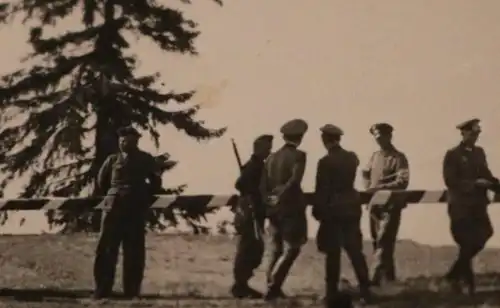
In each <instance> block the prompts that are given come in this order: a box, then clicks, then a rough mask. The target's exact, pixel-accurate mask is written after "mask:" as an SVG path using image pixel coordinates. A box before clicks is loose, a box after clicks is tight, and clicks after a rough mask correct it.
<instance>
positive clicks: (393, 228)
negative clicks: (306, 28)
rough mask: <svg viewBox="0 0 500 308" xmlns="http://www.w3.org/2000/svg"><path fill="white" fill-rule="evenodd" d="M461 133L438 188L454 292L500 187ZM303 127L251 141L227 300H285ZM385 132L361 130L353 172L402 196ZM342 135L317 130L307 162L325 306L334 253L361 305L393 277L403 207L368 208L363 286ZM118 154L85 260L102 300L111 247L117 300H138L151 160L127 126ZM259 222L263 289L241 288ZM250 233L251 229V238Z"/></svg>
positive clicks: (332, 129) (465, 127) (387, 128)
mask: <svg viewBox="0 0 500 308" xmlns="http://www.w3.org/2000/svg"><path fill="white" fill-rule="evenodd" d="M457 128H458V129H459V130H460V131H461V133H462V141H461V142H460V143H459V145H457V146H455V147H454V148H452V149H450V150H448V151H447V152H446V154H445V157H444V162H443V176H444V180H445V183H446V186H447V188H448V213H449V216H450V220H451V232H452V235H453V238H454V240H455V241H456V243H457V244H458V246H459V248H460V250H459V254H458V257H457V259H456V261H455V262H454V264H453V266H452V267H451V268H450V270H449V272H448V274H447V275H446V277H444V278H445V279H444V282H447V285H449V286H450V287H451V288H452V289H453V290H456V291H461V283H462V282H463V283H465V284H466V286H467V287H468V291H469V293H471V294H473V293H474V290H475V284H474V273H473V269H472V259H473V258H474V256H475V255H477V254H478V253H479V252H480V251H481V250H482V249H483V248H484V245H485V243H486V242H487V241H488V239H489V238H490V237H491V236H492V234H493V230H492V226H491V223H490V221H489V217H488V213H487V205H488V204H489V200H488V198H487V190H489V189H498V187H499V186H500V184H499V182H498V179H496V178H495V177H494V176H493V175H492V173H491V171H490V169H489V168H488V164H487V161H486V155H485V153H484V150H483V149H482V148H481V147H478V146H476V145H475V144H476V141H477V139H478V136H479V134H480V132H481V129H480V127H479V120H478V119H473V120H470V121H467V122H465V123H462V124H461V125H458V126H457ZM307 130H308V124H307V123H306V122H305V121H304V120H301V119H296V120H292V121H290V122H288V123H286V124H285V125H283V127H282V128H281V133H282V134H283V138H284V140H285V144H284V145H283V146H282V147H281V148H280V149H278V150H277V151H275V152H274V153H271V150H272V144H273V136H272V135H264V136H260V137H258V138H257V139H256V140H255V142H254V145H253V146H254V147H253V148H254V149H253V155H252V157H251V158H250V160H249V161H248V162H247V163H246V164H245V165H244V166H243V168H242V173H241V176H240V177H239V178H238V180H237V182H236V188H237V189H238V190H239V192H240V194H241V197H240V198H239V202H238V205H237V207H236V215H235V226H236V228H237V230H238V233H239V234H240V236H239V242H238V249H237V254H236V257H235V262H234V271H233V272H234V285H233V286H232V288H231V292H232V294H233V295H234V296H235V297H238V298H245V297H253V298H255V297H260V296H264V298H265V299H266V300H273V299H277V298H282V297H285V294H284V292H283V291H282V286H283V284H284V281H285V279H286V277H287V275H288V273H289V271H290V269H291V267H292V265H293V263H294V261H295V260H296V258H297V257H298V256H299V254H300V250H301V247H302V245H303V244H304V243H306V241H307V220H306V205H307V202H306V200H305V196H304V193H303V191H302V189H301V182H302V178H303V175H304V170H305V166H306V153H305V152H303V151H301V150H299V149H298V147H299V146H300V144H301V142H302V139H303V137H304V135H305V133H306V131H307ZM392 132H393V127H392V126H391V125H389V124H387V123H379V124H375V125H373V126H372V127H371V128H370V133H371V134H372V135H373V136H374V138H375V140H376V141H377V143H378V144H379V146H380V150H379V151H377V152H375V153H373V155H372V156H371V158H370V161H369V163H368V165H367V166H366V168H364V169H363V171H362V175H363V179H364V181H365V185H366V189H367V190H368V191H371V192H374V191H377V190H391V189H397V190H400V189H406V188H407V186H408V181H409V167H408V160H407V159H406V156H405V155H404V154H403V153H402V152H401V151H399V150H398V149H396V147H395V146H394V145H393V144H392V141H391V140H392ZM342 136H343V132H342V130H341V129H340V128H339V127H336V126H334V125H331V124H327V125H324V126H323V127H322V128H321V140H322V142H323V144H324V146H325V149H326V151H327V153H326V155H325V156H324V157H322V158H321V159H320V160H319V162H318V165H317V172H316V188H315V192H314V201H313V202H312V203H313V204H312V205H313V211H312V212H313V216H314V218H315V219H317V220H318V221H319V223H320V225H319V230H318V234H317V237H316V241H317V246H318V249H319V251H321V252H322V253H324V254H325V255H326V262H325V269H326V278H325V280H326V299H327V300H329V299H330V298H334V297H335V296H337V294H338V282H339V276H340V254H341V248H344V249H345V251H346V252H347V254H348V256H349V258H350V259H351V261H352V264H353V267H354V269H355V273H356V276H357V279H358V281H359V289H360V294H361V298H362V299H363V300H365V301H371V299H372V297H371V291H370V289H371V286H372V285H380V284H384V283H385V282H387V281H394V280H395V279H396V273H395V266H394V245H395V242H396V237H397V232H398V228H399V224H400V220H401V211H402V210H403V209H404V208H405V206H406V204H399V203H394V202H393V203H391V204H385V205H377V204H369V205H368V206H369V212H370V230H371V235H372V239H373V248H374V252H375V253H374V254H375V262H374V267H373V273H372V275H371V279H370V276H369V270H368V266H367V263H366V260H365V256H364V254H363V252H362V234H361V230H360V219H361V213H362V208H361V207H362V204H361V200H360V197H359V192H358V191H357V190H356V189H355V188H354V181H355V178H356V173H357V169H358V166H359V159H358V157H357V155H356V154H355V153H354V152H352V151H348V150H346V149H344V148H342V146H341V144H340V143H341V138H342ZM118 137H119V138H118V139H119V151H118V152H117V153H114V154H112V155H110V156H109V157H108V158H107V159H106V160H105V162H104V163H103V165H102V167H101V169H100V171H99V173H98V176H97V181H96V182H97V186H98V188H99V190H100V191H101V192H103V193H105V195H106V196H105V198H104V201H105V203H106V204H107V206H108V210H106V211H105V214H104V215H103V216H104V217H103V220H102V228H101V235H100V238H99V242H98V245H97V251H96V258H95V263H94V277H95V293H94V296H95V298H106V297H109V296H110V295H111V292H112V287H113V283H114V276H115V268H116V263H117V256H118V251H119V247H120V245H122V246H123V267H124V270H123V289H124V293H125V296H127V297H130V298H133V297H138V296H139V295H140V289H141V283H142V279H143V274H144V263H145V220H146V216H145V215H146V214H147V210H148V208H147V206H145V205H147V204H149V203H150V202H148V198H150V197H151V195H152V194H153V193H155V192H157V191H158V190H159V189H160V188H161V172H158V162H157V161H156V160H155V158H154V157H153V156H151V155H150V154H148V153H146V152H143V151H141V150H140V149H139V148H138V146H137V145H138V140H139V138H140V134H139V133H138V132H137V130H135V129H133V128H132V127H125V128H122V129H120V130H119V131H118ZM265 219H268V220H269V226H270V228H269V233H270V234H269V235H270V238H271V248H270V250H271V260H270V263H269V267H268V271H267V284H268V285H267V292H266V293H265V294H261V293H260V292H258V291H256V290H254V289H253V288H251V287H250V286H249V284H248V281H249V280H250V278H251V277H252V276H253V272H254V270H255V269H256V268H257V267H258V266H259V265H260V263H261V261H262V256H263V252H264V243H263V238H262V236H261V232H262V229H263V226H264V221H265ZM256 231H257V232H256Z"/></svg>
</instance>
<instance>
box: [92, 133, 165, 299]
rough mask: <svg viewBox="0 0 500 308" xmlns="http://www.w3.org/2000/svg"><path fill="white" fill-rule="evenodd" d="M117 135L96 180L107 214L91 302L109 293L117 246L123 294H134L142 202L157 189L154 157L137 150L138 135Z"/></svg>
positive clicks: (141, 253) (141, 254) (140, 268)
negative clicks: (103, 194)
mask: <svg viewBox="0 0 500 308" xmlns="http://www.w3.org/2000/svg"><path fill="white" fill-rule="evenodd" d="M118 137H119V139H118V140H119V148H120V151H119V153H117V154H112V155H110V156H109V157H108V158H107V159H106V161H105V162H104V164H103V165H102V167H101V170H100V171H99V174H98V177H97V185H99V187H100V188H101V190H102V191H106V192H107V194H106V197H105V198H104V201H103V202H105V204H106V206H108V207H109V210H106V211H105V212H104V213H105V215H104V217H103V221H102V228H101V235H100V238H99V243H98V244H97V251H96V258H95V263H94V279H95V284H96V289H95V294H94V296H95V297H96V298H105V297H108V296H110V295H111V292H112V288H113V283H114V276H115V270H116V263H117V259H118V251H119V247H120V244H122V245H123V290H124V293H125V296H126V297H130V298H132V297H137V296H139V294H140V288H141V284H142V279H143V275H144V265H145V232H146V231H145V215H146V213H147V207H146V203H147V202H148V199H149V198H150V197H151V193H152V192H153V190H154V189H157V188H159V187H161V178H160V177H159V176H158V173H157V172H156V161H155V159H154V158H153V157H152V156H151V155H150V154H148V153H146V152H143V151H141V150H139V149H138V147H137V143H138V140H139V138H140V134H139V132H137V131H136V130H135V129H134V128H132V127H125V128H121V129H119V130H118ZM146 181H149V183H147V182H146ZM152 189H153V190H152Z"/></svg>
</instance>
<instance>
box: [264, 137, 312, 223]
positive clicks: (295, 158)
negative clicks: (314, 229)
mask: <svg viewBox="0 0 500 308" xmlns="http://www.w3.org/2000/svg"><path fill="white" fill-rule="evenodd" d="M305 167H306V153H305V152H303V151H301V150H299V149H297V148H296V147H295V146H294V145H291V144H285V145H284V146H283V147H282V148H281V149H279V150H278V151H276V152H274V153H272V154H271V155H270V156H269V158H268V159H267V161H266V163H265V166H264V171H263V173H262V180H261V183H260V184H261V185H260V190H261V192H262V196H263V197H264V198H266V199H267V197H269V196H276V197H277V198H278V200H279V201H278V202H277V204H275V205H272V204H269V203H268V204H267V205H268V209H269V212H270V213H273V212H276V213H279V214H282V215H289V214H291V215H294V214H303V213H304V212H305V208H306V202H305V198H304V193H303V191H302V187H301V182H302V178H303V177H304V171H305Z"/></svg>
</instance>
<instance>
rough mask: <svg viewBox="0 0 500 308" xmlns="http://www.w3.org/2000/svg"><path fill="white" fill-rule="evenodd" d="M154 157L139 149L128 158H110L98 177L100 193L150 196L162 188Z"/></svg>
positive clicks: (119, 155) (120, 155) (113, 155)
mask: <svg viewBox="0 0 500 308" xmlns="http://www.w3.org/2000/svg"><path fill="white" fill-rule="evenodd" d="M156 167H157V165H156V161H155V159H154V157H153V156H151V155H150V154H148V153H146V152H143V151H141V150H139V149H137V150H136V151H133V152H131V153H129V154H128V155H127V156H126V157H125V156H124V155H123V154H121V153H116V154H112V155H110V156H108V158H107V159H106V160H105V161H104V163H103V165H102V167H101V169H100V170H99V173H98V176H97V185H98V187H99V191H101V192H103V193H106V194H107V195H148V194H152V193H154V191H157V190H158V189H159V188H160V187H161V177H160V176H159V175H158V173H157V172H156V171H157V170H156V169H157V168H156Z"/></svg>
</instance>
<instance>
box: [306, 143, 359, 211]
mask: <svg viewBox="0 0 500 308" xmlns="http://www.w3.org/2000/svg"><path fill="white" fill-rule="evenodd" d="M358 166H359V159H358V157H357V155H356V154H355V153H354V152H351V151H347V150H345V149H343V148H342V147H340V146H337V147H335V148H333V149H330V150H329V151H328V154H327V155H325V156H324V157H322V158H321V159H320V160H319V161H318V166H317V171H316V188H315V192H314V196H315V198H314V199H315V204H314V208H313V211H314V212H315V213H316V214H315V216H316V215H320V216H327V217H345V216H359V215H361V200H360V197H359V193H358V192H357V191H356V190H355V189H354V181H355V179H356V171H357V169H358ZM327 217H321V218H327Z"/></svg>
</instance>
